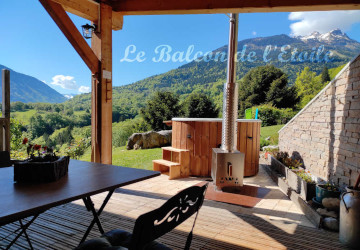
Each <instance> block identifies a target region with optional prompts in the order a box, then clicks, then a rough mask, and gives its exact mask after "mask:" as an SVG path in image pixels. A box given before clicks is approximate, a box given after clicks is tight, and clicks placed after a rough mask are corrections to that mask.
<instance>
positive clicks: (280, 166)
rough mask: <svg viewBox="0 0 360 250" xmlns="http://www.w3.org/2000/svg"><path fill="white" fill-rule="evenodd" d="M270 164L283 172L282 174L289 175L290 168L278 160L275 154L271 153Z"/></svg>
mask: <svg viewBox="0 0 360 250" xmlns="http://www.w3.org/2000/svg"><path fill="white" fill-rule="evenodd" d="M270 164H271V168H272V169H273V170H275V171H276V172H278V173H279V174H281V175H282V176H285V178H286V177H287V170H288V169H289V168H288V167H286V166H285V165H284V164H282V163H281V162H280V161H278V160H277V159H276V158H275V157H274V156H272V155H270Z"/></svg>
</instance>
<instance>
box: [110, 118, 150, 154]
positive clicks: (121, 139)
mask: <svg viewBox="0 0 360 250" xmlns="http://www.w3.org/2000/svg"><path fill="white" fill-rule="evenodd" d="M149 130H151V128H150V126H149V125H148V124H146V123H145V121H144V120H143V119H142V118H140V117H137V118H135V119H129V120H126V121H123V122H119V123H113V127H112V133H113V136H112V138H113V141H112V145H113V147H120V146H125V145H126V143H127V140H128V138H129V137H130V136H131V135H132V134H133V133H141V132H146V131H149Z"/></svg>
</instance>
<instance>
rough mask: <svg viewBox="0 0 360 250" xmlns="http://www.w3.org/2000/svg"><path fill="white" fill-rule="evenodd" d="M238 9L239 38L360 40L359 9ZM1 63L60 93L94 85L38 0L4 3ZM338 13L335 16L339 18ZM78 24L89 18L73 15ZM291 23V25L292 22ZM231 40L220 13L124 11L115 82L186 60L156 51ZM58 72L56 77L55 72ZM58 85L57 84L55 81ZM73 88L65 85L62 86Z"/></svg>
mask: <svg viewBox="0 0 360 250" xmlns="http://www.w3.org/2000/svg"><path fill="white" fill-rule="evenodd" d="M289 14H290V13H254V14H240V16H239V40H242V39H246V38H253V37H263V36H271V35H277V34H288V35H290V34H292V33H293V34H298V35H299V34H305V33H308V32H310V31H313V30H318V31H320V32H321V33H323V32H327V31H329V30H331V29H334V28H341V29H342V30H343V31H345V32H346V33H347V34H348V35H349V36H350V37H351V38H353V39H355V40H357V41H360V13H359V11H357V12H352V13H350V14H349V13H345V12H341V13H340V12H337V13H336V15H335V13H328V12H322V13H311V12H305V13H304V12H302V13H297V14H294V13H293V14H292V18H291V19H293V20H289ZM0 16H1V21H2V31H1V36H0V64H2V65H5V66H7V67H10V68H12V69H13V70H15V71H18V72H21V73H24V74H28V75H31V76H34V77H36V78H38V79H39V80H42V81H45V82H46V83H47V84H49V86H51V87H53V88H54V89H56V90H57V91H59V92H61V93H64V94H66V93H79V88H81V89H80V90H82V91H88V90H89V87H90V71H89V70H88V68H87V66H86V65H85V64H84V63H83V61H82V60H81V58H80V57H79V56H78V54H77V53H76V52H75V50H74V49H73V48H72V46H71V45H70V43H69V42H68V41H67V39H66V38H65V36H64V35H63V34H62V33H61V31H60V30H59V28H58V27H57V26H56V24H55V23H54V22H53V21H52V19H51V18H50V16H49V15H48V14H47V12H46V11H45V10H44V8H43V7H42V6H41V4H40V3H39V2H38V1H29V0H13V1H3V2H2V3H1V9H0ZM334 16H337V18H336V19H335V18H334ZM70 17H71V18H72V20H73V21H74V23H75V25H76V26H77V27H79V29H80V27H81V25H83V24H85V23H87V21H86V20H84V19H81V18H79V17H77V16H74V15H71V14H70ZM291 25H292V26H291ZM227 42H228V17H227V16H226V15H224V14H218V15H174V16H125V17H124V27H123V30H120V31H114V32H113V85H114V86H119V85H123V84H130V83H133V82H135V81H138V80H141V79H143V78H146V77H148V76H151V75H154V74H160V73H164V72H166V71H168V70H171V69H174V68H177V67H178V66H180V65H182V64H184V63H185V62H171V61H170V62H158V63H155V62H153V61H152V60H151V58H152V57H154V56H156V54H155V52H154V50H155V48H156V47H157V46H159V45H163V44H166V45H170V46H171V47H172V48H173V50H175V51H186V50H187V48H188V47H189V46H191V45H194V52H196V51H203V52H206V51H211V50H214V49H216V48H218V47H221V46H223V45H226V44H227ZM129 45H135V46H136V49H137V51H144V52H145V55H146V58H147V59H146V60H145V61H144V62H126V61H125V62H121V59H122V58H123V57H124V53H125V49H126V48H127V47H128V46H129ZM56 76H57V77H56ZM52 83H55V84H58V85H55V84H52ZM64 86H65V87H67V88H70V89H64V88H63V87H64Z"/></svg>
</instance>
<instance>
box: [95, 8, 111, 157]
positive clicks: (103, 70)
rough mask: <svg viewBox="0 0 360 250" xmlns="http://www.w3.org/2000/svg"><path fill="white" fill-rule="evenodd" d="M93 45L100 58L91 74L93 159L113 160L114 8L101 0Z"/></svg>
mask: <svg viewBox="0 0 360 250" xmlns="http://www.w3.org/2000/svg"><path fill="white" fill-rule="evenodd" d="M91 48H92V50H93V52H94V53H95V55H96V56H97V57H98V58H100V66H99V71H98V72H95V73H94V72H93V74H92V100H91V108H92V117H91V119H92V122H91V124H92V143H91V144H92V152H91V160H92V161H94V162H101V163H105V164H111V163H112V8H111V7H110V6H109V5H107V4H105V3H102V2H101V3H100V18H99V24H98V30H97V32H95V33H94V34H93V37H92V40H91Z"/></svg>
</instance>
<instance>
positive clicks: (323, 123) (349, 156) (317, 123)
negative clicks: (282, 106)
mask: <svg viewBox="0 0 360 250" xmlns="http://www.w3.org/2000/svg"><path fill="white" fill-rule="evenodd" d="M279 148H280V150H281V151H287V152H289V154H290V155H294V156H295V157H297V158H301V159H302V160H303V162H304V166H305V168H306V169H308V170H310V172H311V173H313V174H314V175H316V176H317V177H321V178H323V179H325V180H332V181H334V182H335V183H338V184H340V185H354V184H355V181H356V179H357V177H358V175H359V173H360V55H359V56H358V57H357V58H356V59H354V60H353V61H352V62H350V63H349V64H348V65H347V66H345V67H344V69H343V70H342V71H341V72H340V73H339V74H338V75H337V76H336V77H335V79H334V80H332V81H331V82H330V83H329V84H328V85H327V86H326V87H325V88H324V89H323V90H322V91H321V92H320V93H319V94H318V95H317V96H316V97H315V98H314V99H313V100H312V101H311V102H310V103H309V104H308V105H307V106H305V107H304V108H303V109H302V110H301V111H300V112H299V113H298V114H297V115H296V116H295V117H294V118H293V119H292V120H291V121H290V122H289V123H288V124H286V125H285V126H284V127H283V129H282V130H280V131H279Z"/></svg>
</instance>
